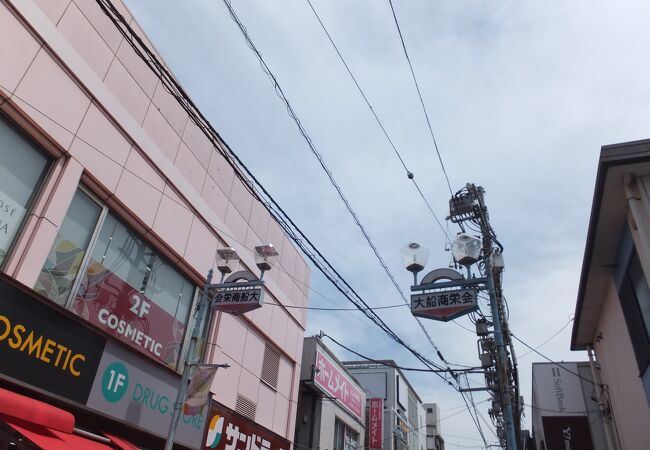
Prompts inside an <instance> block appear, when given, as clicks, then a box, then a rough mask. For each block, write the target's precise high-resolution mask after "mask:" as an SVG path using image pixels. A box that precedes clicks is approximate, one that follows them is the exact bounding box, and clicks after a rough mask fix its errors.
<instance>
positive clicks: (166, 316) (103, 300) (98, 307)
mask: <svg viewBox="0 0 650 450" xmlns="http://www.w3.org/2000/svg"><path fill="white" fill-rule="evenodd" d="M35 290H37V291H38V292H40V293H42V294H43V295H45V296H47V297H48V298H50V299H51V300H53V301H55V302H56V303H58V304H60V305H62V306H68V307H69V308H70V309H71V310H72V311H73V312H74V313H75V314H77V315H79V316H81V317H82V318H84V319H85V320H87V321H89V322H91V323H93V324H94V325H96V326H97V327H99V328H100V329H102V330H104V331H105V332H107V333H109V334H111V335H113V336H115V337H116V338H118V339H119V340H122V341H123V342H126V343H127V344H129V345H130V346H132V347H134V348H135V349H137V350H139V351H141V352H142V353H144V354H146V355H147V356H149V357H151V358H153V359H155V360H158V361H159V362H162V363H164V364H166V365H168V366H169V367H172V368H176V367H177V363H178V361H179V357H180V354H181V351H182V350H183V341H184V339H185V330H186V329H188V320H189V319H190V309H191V306H192V303H193V302H194V300H195V291H196V289H195V286H194V284H193V283H192V282H190V280H188V279H187V278H185V277H184V276H183V275H182V274H181V273H180V272H178V271H177V270H176V269H175V268H174V267H173V266H172V265H171V264H170V263H169V262H168V261H167V259H165V258H164V257H162V256H161V255H160V254H159V253H158V252H157V251H155V250H154V249H153V248H152V247H151V246H149V245H148V244H147V243H146V242H145V241H144V240H143V239H141V238H140V237H139V236H138V235H137V234H136V233H135V232H134V231H132V230H131V229H130V228H129V227H127V226H126V225H124V224H123V223H122V222H120V221H119V220H118V219H117V217H115V216H114V215H113V214H111V213H110V212H108V211H107V210H106V208H104V207H102V206H100V205H99V204H97V203H96V202H94V201H93V200H92V199H91V198H90V197H89V196H88V195H87V194H85V193H84V192H83V191H81V190H79V191H77V193H76V194H75V196H74V198H73V200H72V203H71V205H70V208H69V210H68V213H67V214H66V217H65V219H64V221H63V224H62V225H61V227H60V228H59V232H58V235H57V237H56V240H55V242H54V245H53V247H52V250H51V251H50V254H49V256H48V258H47V261H46V263H45V265H44V266H43V269H42V270H41V273H40V276H39V278H38V280H37V282H36V286H35Z"/></svg>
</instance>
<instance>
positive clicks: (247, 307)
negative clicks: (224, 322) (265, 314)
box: [212, 283, 264, 314]
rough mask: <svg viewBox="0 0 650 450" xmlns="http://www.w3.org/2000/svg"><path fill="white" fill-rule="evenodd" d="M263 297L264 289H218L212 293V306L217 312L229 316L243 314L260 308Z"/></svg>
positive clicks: (248, 287) (244, 287)
mask: <svg viewBox="0 0 650 450" xmlns="http://www.w3.org/2000/svg"><path fill="white" fill-rule="evenodd" d="M237 284H240V283H237ZM241 284H244V283H241ZM263 296H264V289H262V288H261V287H250V286H243V287H239V286H237V287H226V288H220V289H217V290H216V292H214V297H212V305H213V308H214V309H216V310H218V311H225V312H228V313H231V314H243V313H245V312H248V311H251V310H253V309H257V308H259V307H260V306H262V297H263Z"/></svg>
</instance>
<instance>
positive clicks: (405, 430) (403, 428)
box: [396, 417, 409, 445]
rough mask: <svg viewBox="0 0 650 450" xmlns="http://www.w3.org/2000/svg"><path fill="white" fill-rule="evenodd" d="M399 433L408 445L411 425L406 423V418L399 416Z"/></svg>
mask: <svg viewBox="0 0 650 450" xmlns="http://www.w3.org/2000/svg"><path fill="white" fill-rule="evenodd" d="M396 431H397V435H398V436H399V438H400V440H401V441H402V442H404V443H405V444H406V445H408V442H409V426H408V425H407V424H406V421H405V420H402V419H401V418H400V417H398V418H397V429H396Z"/></svg>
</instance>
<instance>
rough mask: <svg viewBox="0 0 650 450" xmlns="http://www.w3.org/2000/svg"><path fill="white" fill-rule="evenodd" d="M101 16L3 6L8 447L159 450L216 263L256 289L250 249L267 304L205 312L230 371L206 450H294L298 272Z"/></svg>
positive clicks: (249, 201)
mask: <svg viewBox="0 0 650 450" xmlns="http://www.w3.org/2000/svg"><path fill="white" fill-rule="evenodd" d="M112 1H113V5H114V7H115V9H114V10H113V9H111V8H110V7H109V8H107V10H106V11H104V10H103V9H102V7H100V3H102V4H104V5H109V6H110V4H111V2H108V1H102V2H98V1H95V0H3V1H1V2H0V61H1V63H0V271H1V272H2V273H1V274H0V278H1V279H0V446H2V445H1V444H2V443H3V442H7V443H8V442H10V441H11V440H12V439H13V440H14V442H16V443H17V445H18V447H17V448H32V447H28V446H27V447H26V446H24V445H26V444H24V442H25V441H22V442H23V443H20V442H19V441H17V439H18V436H19V435H20V434H22V435H23V436H26V437H27V438H29V439H31V440H38V439H41V438H40V437H39V436H38V432H34V430H37V431H39V430H40V431H43V430H45V431H47V432H48V433H50V434H52V433H54V434H56V436H57V438H56V439H61V440H64V441H65V442H68V441H66V439H69V440H70V442H72V441H73V440H74V439H82V437H80V433H81V434H83V430H85V431H86V432H90V433H91V434H93V435H103V436H109V439H111V438H110V436H114V438H113V440H112V441H111V442H107V439H104V440H102V439H99V440H102V441H103V443H98V442H97V440H98V438H96V437H93V436H91V437H90V438H88V435H87V433H86V438H85V439H95V441H93V442H95V444H96V445H104V446H107V447H110V446H113V448H132V447H128V446H127V444H124V445H125V446H124V447H119V446H118V443H119V442H120V439H119V437H122V438H126V439H128V440H129V441H131V442H132V443H133V444H135V445H136V446H139V447H143V448H149V449H152V448H160V447H162V442H163V439H162V438H163V437H164V436H165V434H166V429H167V427H168V425H169V420H170V415H171V409H172V407H173V402H174V399H175V393H176V392H177V389H178V384H179V380H180V376H179V373H180V372H181V371H182V362H183V361H184V358H185V352H186V349H187V345H188V342H189V334H190V333H189V332H188V330H191V329H192V327H193V322H192V321H193V316H194V315H193V314H192V311H193V310H194V308H195V306H196V303H197V300H198V297H199V290H200V287H201V286H202V285H203V284H204V283H205V276H206V274H207V272H208V270H209V269H211V268H213V267H214V264H215V253H216V250H217V249H218V248H223V247H233V248H234V249H235V250H236V251H237V253H238V254H239V256H240V257H241V263H240V266H241V269H243V270H249V271H251V272H254V273H257V269H256V266H255V261H254V250H253V249H254V247H255V246H256V245H260V244H263V243H268V242H270V243H272V244H273V245H274V246H275V247H276V248H277V249H278V251H279V253H280V257H279V261H278V264H277V265H276V266H275V267H273V268H272V269H271V270H270V271H269V272H268V273H267V274H266V275H265V277H264V279H265V297H264V302H265V303H264V305H263V307H261V308H259V309H257V310H255V311H252V312H250V313H246V314H243V315H241V316H234V315H230V314H225V313H214V314H213V315H212V317H211V320H210V322H209V323H210V327H209V330H207V331H206V333H205V335H204V337H203V339H202V340H201V345H200V347H201V354H202V355H203V358H204V360H205V361H206V362H209V363H227V364H229V365H230V366H231V367H230V368H229V369H227V370H220V371H219V372H218V373H217V376H216V378H215V380H214V382H213V384H212V388H211V391H212V393H213V400H214V405H215V408H217V410H218V411H220V414H221V415H222V416H223V417H227V421H229V422H228V423H225V424H224V423H223V422H221V425H222V426H223V433H224V437H223V439H221V443H220V444H219V446H218V447H217V448H224V445H226V444H228V445H229V447H228V448H229V450H243V449H246V450H251V449H252V448H258V447H259V448H260V449H263V450H267V449H268V450H279V449H280V448H283V450H288V447H289V446H290V445H291V444H290V441H292V439H293V436H294V427H295V415H296V402H297V398H298V383H299V380H300V371H301V367H300V364H301V355H302V344H303V335H304V329H305V321H306V313H305V311H304V310H302V309H296V308H292V306H305V305H306V304H307V301H308V291H309V284H310V270H309V268H308V266H307V264H306V263H305V261H304V260H303V258H302V256H301V255H300V254H299V253H298V251H297V250H296V248H295V247H294V245H293V243H292V241H291V240H290V239H289V238H288V237H287V235H286V233H285V232H284V231H283V230H282V228H281V227H280V225H279V224H278V223H277V221H276V220H275V219H273V218H272V217H271V215H270V214H269V212H268V211H267V210H266V209H265V207H264V206H263V204H262V203H261V202H260V201H259V200H258V199H257V197H256V196H255V195H254V193H253V192H252V190H251V187H250V183H248V182H247V180H246V178H245V177H244V176H243V175H242V171H241V170H240V169H239V168H238V166H237V165H236V164H235V163H232V159H231V158H230V157H228V156H227V155H228V149H227V145H226V144H225V143H224V142H223V141H222V140H221V139H220V137H219V136H218V135H217V134H216V133H210V132H207V133H206V132H204V129H205V123H204V122H202V121H201V120H196V118H197V117H198V115H196V114H195V111H194V110H193V109H192V107H191V105H189V106H188V104H185V105H183V103H182V102H180V101H179V100H177V98H175V96H173V95H172V94H170V90H169V85H170V83H173V81H174V80H173V77H169V78H165V77H164V76H163V77H162V79H161V77H160V76H159V75H160V73H157V69H156V66H155V65H153V66H152V65H150V64H147V63H146V62H145V60H144V59H143V58H142V57H141V55H139V54H138V52H140V53H145V55H146V54H147V52H151V53H150V55H149V56H148V57H149V59H152V58H155V59H156V60H158V61H160V62H162V58H161V57H160V56H159V55H158V53H157V52H156V50H155V48H154V47H153V45H152V44H151V43H150V42H149V41H148V40H147V37H146V35H145V34H144V33H143V32H142V30H141V29H140V27H139V26H138V24H137V21H136V20H135V19H134V18H133V17H132V16H131V14H130V12H129V11H128V10H127V8H126V7H125V6H124V5H123V4H122V3H121V2H120V1H119V0H112ZM109 16H111V17H110V18H109ZM111 19H113V20H111ZM131 32H133V33H134V34H135V36H137V38H139V39H133V38H132V36H131ZM138 41H140V43H139V42H138ZM162 64H164V63H162ZM188 110H189V112H188ZM3 396H4V397H3ZM30 399H35V400H38V401H40V402H42V403H37V402H34V403H33V404H31V403H29V402H30V401H31V400H30ZM21 405H22V406H21ZM23 406H24V407H26V408H28V410H29V411H33V409H31V410H30V409H29V408H37V409H38V408H44V409H43V410H44V411H46V412H47V414H45V413H43V414H41V415H38V417H40V419H38V420H36V419H35V417H36V416H35V415H34V414H32V413H29V412H24V411H23V410H22V409H21V408H22V407H23ZM61 410H65V411H67V412H63V411H61ZM50 416H53V417H59V418H55V419H52V420H50V419H47V418H48V417H50ZM43 417H45V418H46V419H43ZM60 417H65V420H63V419H60ZM39 420H40V421H39ZM30 421H34V423H30ZM206 421H207V422H208V426H206ZM210 422H211V417H209V416H207V413H206V411H205V410H204V412H203V413H202V415H199V416H191V417H190V416H184V417H183V418H182V419H181V423H180V425H179V431H178V433H177V437H178V440H177V442H178V448H195V449H198V448H203V447H204V446H205V439H204V432H205V433H207V436H208V439H213V438H214V436H215V433H216V432H217V431H219V430H217V429H216V428H215V427H217V426H219V425H218V424H217V422H215V423H214V424H212V425H213V426H212V428H210ZM235 425H237V430H238V431H237V433H238V434H237V436H235V435H234V431H233V430H234V429H235ZM30 427H31V428H30ZM206 428H210V429H209V430H206ZM30 429H31V430H32V432H33V433H32V434H29V433H30V431H29V430H30ZM41 429H43V430H41ZM79 430H82V431H79ZM34 433H35V434H34ZM57 433H58V434H57ZM59 434H61V436H59ZM3 439H4V440H3ZM49 439H53V438H52V437H51V436H50V437H49ZM34 442H36V441H34ZM211 442H213V441H211ZM36 443H37V444H38V445H40V446H41V447H42V448H48V447H47V446H46V443H45V441H39V442H36ZM95 444H92V445H95ZM21 445H22V446H23V447H21ZM69 445H70V448H76V447H73V444H69ZM80 445H81V446H80V447H79V448H95V447H93V446H92V445H91V444H84V445H85V446H84V445H82V444H80ZM285 447H286V448H285ZM2 448H4V447H2ZM50 448H54V447H50ZM97 448H99V447H97Z"/></svg>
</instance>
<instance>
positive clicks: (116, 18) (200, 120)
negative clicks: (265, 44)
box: [96, 0, 447, 382]
mask: <svg viewBox="0 0 650 450" xmlns="http://www.w3.org/2000/svg"><path fill="white" fill-rule="evenodd" d="M96 1H97V3H98V4H99V5H100V7H101V8H102V10H103V11H104V13H105V14H106V15H107V16H108V17H109V19H110V20H111V21H113V23H114V24H115V25H116V27H117V28H118V29H119V30H120V32H121V33H122V35H123V36H124V37H125V39H126V41H127V42H128V43H129V45H131V47H132V48H133V49H134V50H135V51H136V54H137V55H138V56H139V57H140V58H141V59H142V60H143V61H144V62H145V63H146V64H147V65H148V66H149V67H150V68H152V71H154V73H155V74H156V75H157V76H158V77H159V79H160V81H161V82H163V83H169V84H170V85H171V86H167V85H166V84H165V89H166V90H167V91H168V92H169V93H170V94H171V95H173V96H174V97H175V98H176V99H177V101H178V102H179V103H180V104H181V106H182V107H183V108H184V109H185V110H186V111H187V112H188V114H189V115H190V118H191V119H192V120H193V121H194V122H195V123H196V124H197V126H199V128H200V129H201V131H203V133H204V134H205V135H206V137H208V139H210V141H211V142H212V143H213V144H214V145H215V147H216V148H217V149H218V150H219V151H220V153H221V154H222V155H223V156H224V158H225V159H226V161H227V162H228V163H229V164H230V165H231V167H233V169H234V170H235V174H236V175H237V176H238V178H240V179H241V180H242V182H244V185H245V186H247V187H248V188H249V189H250V190H251V193H252V194H253V195H254V196H255V197H256V198H257V199H258V200H259V201H260V202H261V203H262V204H264V205H265V207H266V208H267V209H268V210H269V212H270V213H271V214H272V216H273V217H274V219H275V220H276V221H277V222H278V224H279V225H280V226H281V227H282V229H283V230H284V231H285V232H286V233H287V235H288V236H289V237H290V238H291V239H292V241H293V242H294V243H295V244H296V245H297V246H298V247H299V248H300V250H301V251H302V252H303V253H304V254H305V256H307V257H308V258H309V259H310V260H311V261H312V263H314V265H315V266H316V267H317V268H318V269H319V270H320V271H321V273H323V275H324V276H325V277H326V278H327V279H328V280H329V281H330V282H331V283H332V284H333V285H334V286H335V287H336V288H337V289H338V290H339V292H341V293H342V294H343V295H344V296H345V297H346V298H348V300H349V301H351V302H352V303H353V304H355V306H358V305H359V304H361V305H363V306H364V307H365V308H366V309H365V310H364V311H366V312H367V311H371V309H370V307H369V306H368V304H367V303H366V302H365V301H364V300H363V299H362V298H361V297H360V296H359V295H358V294H357V293H356V292H355V291H354V289H352V287H351V286H350V285H349V283H348V282H347V281H346V280H345V279H344V278H343V277H342V276H341V275H340V274H339V273H338V272H337V271H336V269H334V267H333V266H332V265H331V264H330V263H329V261H327V259H326V258H325V257H324V256H323V255H322V253H321V252H320V251H319V250H318V248H316V247H315V246H314V245H313V243H312V242H311V241H310V240H309V239H308V238H307V236H306V235H305V234H304V233H303V232H302V230H300V228H298V226H297V225H296V224H295V223H294V222H293V220H292V219H291V218H290V217H289V216H288V215H287V214H286V212H285V211H284V210H283V209H282V208H281V207H280V206H279V205H278V203H277V202H276V201H275V200H274V199H273V197H272V196H271V195H270V193H269V192H268V191H267V190H266V189H265V188H264V186H263V185H262V184H261V183H260V182H259V180H257V178H256V177H255V176H254V175H253V174H252V173H251V171H250V170H249V169H248V168H247V167H246V165H245V164H244V163H243V162H242V161H241V159H240V158H239V157H238V156H237V155H236V154H235V153H234V152H233V151H232V149H231V148H230V147H229V146H228V145H227V144H226V143H225V142H224V141H223V139H221V137H220V136H219V134H218V132H217V131H216V130H215V129H214V127H213V126H212V125H211V124H210V122H209V121H208V120H207V119H206V118H205V116H203V114H202V113H201V112H200V110H198V108H197V107H196V106H195V105H194V103H193V102H192V100H191V99H190V98H189V96H187V94H186V93H185V91H184V90H183V88H182V87H181V86H180V85H179V84H178V83H177V81H176V80H175V78H174V77H173V76H172V75H171V74H170V73H169V72H168V70H167V68H166V67H165V66H164V65H163V64H162V63H160V61H158V59H157V57H156V55H155V54H153V53H152V52H151V50H150V49H149V48H148V46H147V45H145V44H144V42H143V41H142V39H141V38H140V37H139V36H138V35H137V34H136V33H135V32H134V31H133V29H132V28H131V26H130V25H129V24H128V23H127V22H126V20H125V19H124V17H123V16H122V15H121V13H120V12H119V11H117V9H116V8H115V6H114V5H113V4H112V3H111V2H110V0H96ZM226 5H227V6H229V5H230V4H229V3H228V2H226ZM232 13H233V14H234V10H233V11H232ZM235 17H236V15H235ZM242 27H243V24H242ZM245 31H246V30H245V27H244V28H243V32H245ZM246 35H247V34H246ZM136 43H137V45H136ZM144 53H146V55H145V54H144ZM222 146H223V147H225V149H226V150H227V152H226V150H224V149H223V148H222ZM241 170H244V171H245V172H246V175H247V176H248V177H249V178H248V179H246V178H245V177H244V176H243V175H242V173H241ZM251 182H252V183H254V187H253V186H251ZM255 188H257V189H255ZM262 194H263V196H264V198H262V196H261V195H262ZM307 244H308V245H307ZM352 294H354V297H355V298H356V300H355V299H353V298H352V296H351V295H352ZM366 316H367V317H368V318H369V319H370V320H371V321H373V322H374V323H375V324H376V325H378V326H379V327H380V328H382V329H383V330H384V331H385V332H386V333H387V334H388V335H389V337H391V338H392V339H393V340H395V341H396V342H397V343H399V344H400V345H402V346H403V347H405V348H406V349H407V350H408V351H410V352H411V353H412V354H413V355H414V356H415V357H416V358H418V359H420V361H421V362H423V363H424V364H425V365H431V366H434V367H438V366H436V364H435V363H433V362H432V361H430V360H429V359H427V358H426V357H424V356H423V355H421V354H420V353H419V352H417V351H416V350H414V349H413V348H412V347H410V346H409V345H408V344H406V343H405V342H404V341H403V340H402V339H401V338H399V337H398V336H397V335H396V334H395V333H394V332H393V330H392V329H390V327H388V325H386V324H385V323H384V322H383V320H382V319H381V318H380V317H379V316H377V315H374V316H372V315H370V314H366ZM438 368H439V367H438ZM442 378H443V380H444V377H442ZM445 382H447V381H446V380H445Z"/></svg>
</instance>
